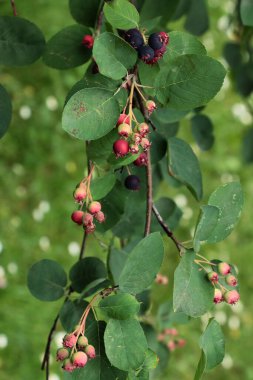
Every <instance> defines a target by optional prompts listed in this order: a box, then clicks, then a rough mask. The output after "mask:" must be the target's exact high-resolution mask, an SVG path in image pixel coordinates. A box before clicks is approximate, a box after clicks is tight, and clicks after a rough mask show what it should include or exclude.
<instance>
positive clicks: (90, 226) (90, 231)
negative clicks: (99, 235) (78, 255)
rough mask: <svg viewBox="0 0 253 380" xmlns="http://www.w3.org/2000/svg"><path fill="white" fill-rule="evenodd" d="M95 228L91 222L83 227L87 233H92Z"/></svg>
mask: <svg viewBox="0 0 253 380" xmlns="http://www.w3.org/2000/svg"><path fill="white" fill-rule="evenodd" d="M95 229H96V226H95V224H93V223H92V224H89V225H88V226H86V227H85V231H86V233H87V234H92V232H94V231H95Z"/></svg>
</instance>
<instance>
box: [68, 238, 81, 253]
mask: <svg viewBox="0 0 253 380" xmlns="http://www.w3.org/2000/svg"><path fill="white" fill-rule="evenodd" d="M80 249H81V247H80V244H79V243H77V242H76V241H71V242H70V243H69V245H68V252H69V254H70V255H71V256H74V257H75V256H78V255H79V254H80Z"/></svg>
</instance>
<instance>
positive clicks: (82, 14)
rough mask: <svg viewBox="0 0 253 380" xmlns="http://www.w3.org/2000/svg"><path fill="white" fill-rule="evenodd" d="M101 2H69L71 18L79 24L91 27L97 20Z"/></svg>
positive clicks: (75, 0)
mask: <svg viewBox="0 0 253 380" xmlns="http://www.w3.org/2000/svg"><path fill="white" fill-rule="evenodd" d="M100 3H101V0H85V1H83V0H69V9H70V13H71V15H72V17H73V18H74V19H75V20H76V21H77V22H79V23H80V24H83V25H87V26H91V27H93V26H94V25H95V22H96V20H97V16H98V11H99V6H100Z"/></svg>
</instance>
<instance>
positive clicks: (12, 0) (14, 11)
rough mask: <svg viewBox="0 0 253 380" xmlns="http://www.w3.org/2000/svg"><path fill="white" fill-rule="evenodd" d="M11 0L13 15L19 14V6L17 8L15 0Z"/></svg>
mask: <svg viewBox="0 0 253 380" xmlns="http://www.w3.org/2000/svg"><path fill="white" fill-rule="evenodd" d="M10 2H11V7H12V11H13V16H17V15H18V13H17V8H16V4H15V1H14V0H10Z"/></svg>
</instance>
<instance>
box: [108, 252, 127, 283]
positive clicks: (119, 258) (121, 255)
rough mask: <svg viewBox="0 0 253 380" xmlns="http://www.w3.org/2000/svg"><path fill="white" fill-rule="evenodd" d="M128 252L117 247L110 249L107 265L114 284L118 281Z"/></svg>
mask: <svg viewBox="0 0 253 380" xmlns="http://www.w3.org/2000/svg"><path fill="white" fill-rule="evenodd" d="M128 254H129V252H126V251H125V250H119V249H112V250H111V251H110V252H109V257H108V266H109V271H110V274H111V276H112V278H113V281H114V284H118V283H119V277H120V274H121V272H122V270H123V268H124V266H125V263H126V260H127V256H128Z"/></svg>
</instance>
